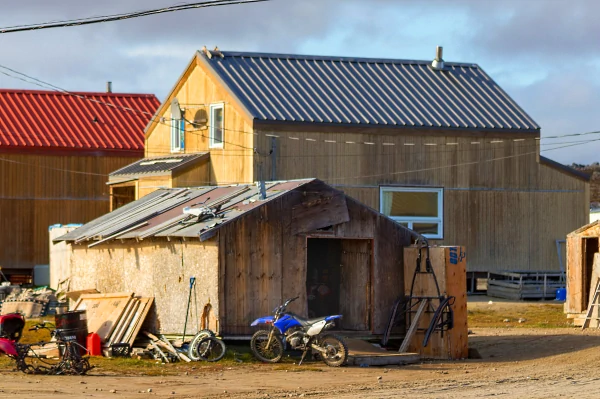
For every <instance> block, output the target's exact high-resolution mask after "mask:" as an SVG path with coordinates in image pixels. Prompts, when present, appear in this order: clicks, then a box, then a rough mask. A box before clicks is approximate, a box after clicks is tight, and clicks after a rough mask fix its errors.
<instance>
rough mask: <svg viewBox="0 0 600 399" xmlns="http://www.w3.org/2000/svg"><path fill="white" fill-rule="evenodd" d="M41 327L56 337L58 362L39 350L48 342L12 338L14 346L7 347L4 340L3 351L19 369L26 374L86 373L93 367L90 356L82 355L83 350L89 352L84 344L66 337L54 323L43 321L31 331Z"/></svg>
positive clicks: (31, 329)
mask: <svg viewBox="0 0 600 399" xmlns="http://www.w3.org/2000/svg"><path fill="white" fill-rule="evenodd" d="M23 324H24V323H23ZM48 326H51V327H52V328H54V329H51V328H50V327H48ZM40 329H46V330H48V331H50V335H51V336H52V337H53V338H54V341H53V343H55V344H56V346H57V348H58V351H59V354H60V357H59V359H58V362H55V361H53V360H51V359H49V358H48V357H46V355H43V354H40V353H38V352H37V351H39V349H42V348H44V346H45V345H46V344H48V342H44V341H41V342H38V343H35V344H21V343H18V340H12V341H8V342H10V343H11V344H12V347H7V346H6V342H7V340H4V344H5V346H4V347H3V348H2V349H3V352H5V353H6V354H7V356H8V357H10V358H12V359H14V360H15V361H16V365H17V370H19V371H22V372H24V373H25V374H46V375H66V374H68V375H84V374H86V373H87V372H88V371H89V370H91V369H92V366H91V365H90V362H89V360H88V358H87V357H84V356H81V353H82V352H86V353H87V349H86V348H85V347H84V346H83V345H81V344H79V343H78V342H77V341H76V340H74V339H71V338H70V337H64V336H63V334H62V333H61V331H60V330H56V328H55V326H54V324H52V323H48V322H42V323H40V324H36V325H34V326H33V327H31V328H30V329H29V331H37V330H40Z"/></svg>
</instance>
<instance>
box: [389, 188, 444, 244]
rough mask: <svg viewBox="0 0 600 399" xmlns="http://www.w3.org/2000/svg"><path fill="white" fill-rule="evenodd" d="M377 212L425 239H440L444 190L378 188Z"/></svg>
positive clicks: (441, 235)
mask: <svg viewBox="0 0 600 399" xmlns="http://www.w3.org/2000/svg"><path fill="white" fill-rule="evenodd" d="M379 202H380V203H379V209H380V212H381V213H383V214H384V215H387V216H389V217H390V218H392V219H394V220H395V221H397V222H398V223H400V224H402V225H403V226H406V227H408V228H409V229H411V230H414V231H416V232H417V233H419V234H422V235H424V236H425V237H427V238H434V239H442V238H444V189H443V188H434V187H431V188H430V187H383V186H382V187H380V189H379Z"/></svg>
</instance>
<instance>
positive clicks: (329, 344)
mask: <svg viewBox="0 0 600 399" xmlns="http://www.w3.org/2000/svg"><path fill="white" fill-rule="evenodd" d="M319 343H320V345H319V346H320V347H321V348H323V349H325V352H322V353H320V355H321V356H320V357H321V359H323V361H324V362H325V364H326V365H328V366H330V367H339V366H342V365H344V364H346V361H347V360H348V347H347V346H346V343H345V342H344V340H343V339H342V338H341V337H338V336H337V335H325V336H324V337H323V338H321V339H320V342H319Z"/></svg>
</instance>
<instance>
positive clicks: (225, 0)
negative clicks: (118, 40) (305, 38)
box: [0, 0, 271, 34]
mask: <svg viewBox="0 0 600 399" xmlns="http://www.w3.org/2000/svg"><path fill="white" fill-rule="evenodd" d="M266 1H271V0H212V1H201V2H196V3H186V4H181V5H175V6H169V7H163V8H157V9H152V10H145V11H136V12H130V13H123V14H113V15H105V16H100V17H86V18H79V19H72V20H66V21H58V22H57V21H52V22H42V23H39V24H30V25H15V26H7V27H3V28H0V34H2V33H15V32H25V31H32V30H41V29H51V28H65V27H71V26H83V25H92V24H99V23H105V22H114V21H123V20H126V19H132V18H139V17H147V16H150V15H157V14H164V13H168V12H175V11H183V10H191V9H198V8H207V7H218V6H227V5H239V4H249V3H262V2H266Z"/></svg>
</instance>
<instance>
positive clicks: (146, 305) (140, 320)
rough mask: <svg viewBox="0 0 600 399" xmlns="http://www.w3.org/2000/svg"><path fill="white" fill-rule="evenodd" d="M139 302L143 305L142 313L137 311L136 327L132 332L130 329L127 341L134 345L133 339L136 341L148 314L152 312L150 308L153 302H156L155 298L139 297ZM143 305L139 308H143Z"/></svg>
mask: <svg viewBox="0 0 600 399" xmlns="http://www.w3.org/2000/svg"><path fill="white" fill-rule="evenodd" d="M139 302H140V304H141V305H143V309H142V311H141V313H139V315H138V313H137V312H136V315H135V323H134V328H133V330H132V331H131V332H130V331H129V330H128V331H127V335H126V337H127V341H126V342H127V343H128V344H129V345H133V341H135V338H136V337H137V335H138V333H139V332H140V330H141V329H142V325H143V324H144V320H146V316H147V315H148V312H150V308H151V307H152V303H153V302H154V298H152V297H151V298H139ZM141 307H142V306H140V308H138V310H139V309H141Z"/></svg>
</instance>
